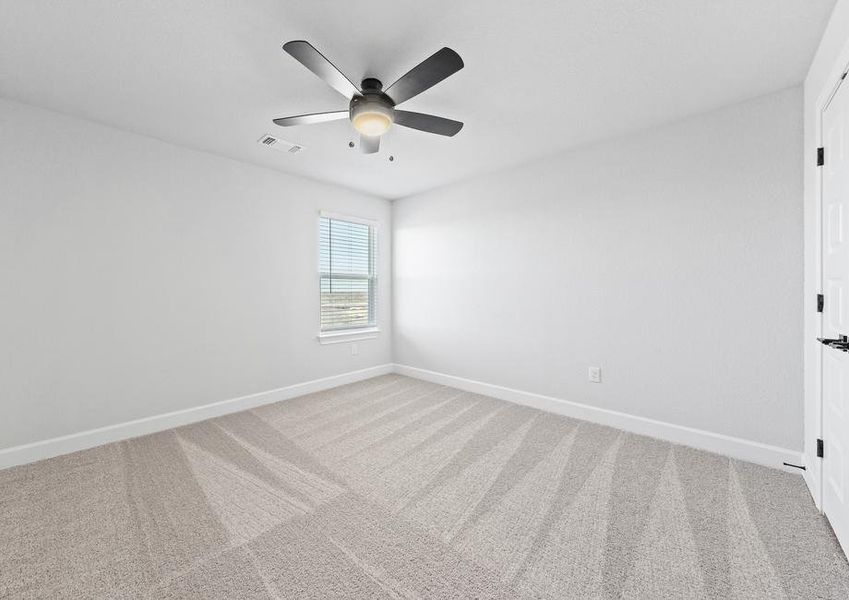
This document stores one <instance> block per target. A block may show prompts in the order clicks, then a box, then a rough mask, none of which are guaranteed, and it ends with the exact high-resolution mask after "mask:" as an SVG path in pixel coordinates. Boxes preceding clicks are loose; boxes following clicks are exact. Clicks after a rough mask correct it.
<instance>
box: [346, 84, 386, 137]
mask: <svg viewBox="0 0 849 600" xmlns="http://www.w3.org/2000/svg"><path fill="white" fill-rule="evenodd" d="M382 87H383V85H382V84H381V83H380V81H379V80H377V79H373V78H368V79H364V80H363V82H362V90H363V93H362V95H357V96H354V97H353V98H352V99H351V105H350V108H349V116H350V118H351V122H352V123H353V124H354V127H355V128H356V129H357V130H359V131H360V132H361V133H363V134H365V135H380V133H383V131H385V130H386V129H388V128H389V126H390V125H391V124H392V123H393V122H394V121H395V103H394V102H392V99H391V98H390V97H389V96H387V95H386V94H384V93H383V92H382V91H381V88H382ZM370 127H371V128H374V129H372V130H370V129H369V128H370ZM381 130H382V131H381Z"/></svg>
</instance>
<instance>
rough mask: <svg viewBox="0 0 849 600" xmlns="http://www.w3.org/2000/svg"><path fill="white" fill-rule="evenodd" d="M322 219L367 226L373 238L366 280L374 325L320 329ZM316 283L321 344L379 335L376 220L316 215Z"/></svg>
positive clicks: (350, 216) (340, 214) (338, 214)
mask: <svg viewBox="0 0 849 600" xmlns="http://www.w3.org/2000/svg"><path fill="white" fill-rule="evenodd" d="M322 219H330V220H336V221H347V222H348V223H357V224H360V225H367V226H368V227H369V228H370V229H371V231H372V235H373V236H374V243H373V244H372V250H371V251H372V252H373V253H374V256H371V257H369V263H370V266H371V269H372V273H370V274H369V276H368V280H369V282H370V285H369V293H370V294H372V295H373V301H372V302H373V307H374V319H373V321H374V323H373V324H369V325H363V326H360V327H351V328H348V329H331V330H327V331H324V330H322V328H321V276H322V273H321V220H322ZM315 230H316V243H315V248H316V283H317V287H318V340H319V342H321V343H322V344H339V343H343V342H353V341H358V340H368V339H373V338H376V337H377V334H378V333H380V328H379V326H378V302H377V297H378V288H379V281H380V277H379V276H378V272H379V267H378V258H379V255H380V253H379V243H380V224H379V222H378V221H377V220H376V219H368V218H363V217H357V216H354V215H349V214H346V213H338V212H333V211H327V210H321V211H319V213H318V218H317V219H316V227H315Z"/></svg>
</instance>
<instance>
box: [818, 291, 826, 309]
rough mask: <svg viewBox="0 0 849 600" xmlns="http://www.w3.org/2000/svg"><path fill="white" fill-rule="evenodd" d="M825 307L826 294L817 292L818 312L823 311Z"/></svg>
mask: <svg viewBox="0 0 849 600" xmlns="http://www.w3.org/2000/svg"><path fill="white" fill-rule="evenodd" d="M823 307H825V296H823V295H822V294H817V312H820V313H821V312H822V309H823Z"/></svg>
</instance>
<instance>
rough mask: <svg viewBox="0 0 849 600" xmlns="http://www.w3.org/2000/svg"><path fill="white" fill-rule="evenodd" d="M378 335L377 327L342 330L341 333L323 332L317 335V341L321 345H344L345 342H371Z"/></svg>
mask: <svg viewBox="0 0 849 600" xmlns="http://www.w3.org/2000/svg"><path fill="white" fill-rule="evenodd" d="M378 333H380V329H378V328H377V327H363V328H361V329H343V330H341V331H325V332H323V333H319V334H318V341H319V342H320V343H322V344H344V343H345V342H359V341H360V340H373V339H375V338H376V337H377V334H378Z"/></svg>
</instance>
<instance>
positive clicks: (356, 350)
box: [351, 344, 360, 356]
mask: <svg viewBox="0 0 849 600" xmlns="http://www.w3.org/2000/svg"><path fill="white" fill-rule="evenodd" d="M359 353H360V349H359V348H357V345H356V344H351V356H356V355H357V354H359Z"/></svg>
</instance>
